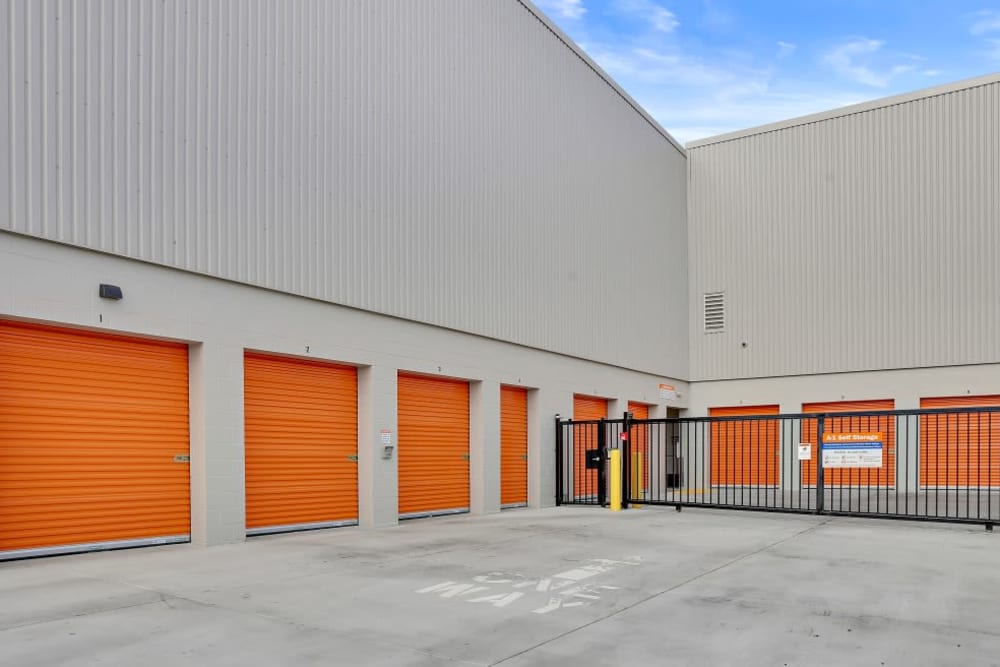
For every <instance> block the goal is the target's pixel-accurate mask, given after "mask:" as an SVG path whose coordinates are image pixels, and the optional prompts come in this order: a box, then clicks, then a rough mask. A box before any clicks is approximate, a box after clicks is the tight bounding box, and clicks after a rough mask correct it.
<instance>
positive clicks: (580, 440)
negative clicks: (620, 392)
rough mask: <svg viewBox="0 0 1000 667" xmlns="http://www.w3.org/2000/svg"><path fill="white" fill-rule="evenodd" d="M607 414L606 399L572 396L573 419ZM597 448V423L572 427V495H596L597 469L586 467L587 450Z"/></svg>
mask: <svg viewBox="0 0 1000 667" xmlns="http://www.w3.org/2000/svg"><path fill="white" fill-rule="evenodd" d="M607 416H608V401H607V399H605V398H597V397H595V396H580V395H574V396H573V421H595V420H598V419H604V418H606V417H607ZM588 449H597V425H596V424H594V425H585V426H574V427H573V496H574V497H575V498H577V499H580V498H585V497H589V496H594V497H596V496H597V470H595V469H593V468H591V469H588V468H587V450H588Z"/></svg>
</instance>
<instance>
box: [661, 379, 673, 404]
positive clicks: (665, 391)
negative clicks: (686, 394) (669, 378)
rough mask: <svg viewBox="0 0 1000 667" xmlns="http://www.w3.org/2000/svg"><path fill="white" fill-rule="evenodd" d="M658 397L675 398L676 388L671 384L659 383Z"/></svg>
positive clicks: (669, 399)
mask: <svg viewBox="0 0 1000 667" xmlns="http://www.w3.org/2000/svg"><path fill="white" fill-rule="evenodd" d="M660 398H662V399H664V400H667V401H674V400H677V388H676V387H674V385H672V384H663V383H661V384H660Z"/></svg>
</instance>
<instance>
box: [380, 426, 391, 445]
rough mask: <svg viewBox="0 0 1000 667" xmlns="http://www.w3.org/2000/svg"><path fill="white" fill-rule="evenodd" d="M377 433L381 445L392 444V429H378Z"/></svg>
mask: <svg viewBox="0 0 1000 667" xmlns="http://www.w3.org/2000/svg"><path fill="white" fill-rule="evenodd" d="M378 434H379V437H380V438H381V440H382V444H383V445H391V444H392V431H390V430H389V429H387V428H384V429H382V430H381V431H379V432H378Z"/></svg>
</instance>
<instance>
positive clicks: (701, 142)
mask: <svg viewBox="0 0 1000 667" xmlns="http://www.w3.org/2000/svg"><path fill="white" fill-rule="evenodd" d="M998 82H1000V72H996V73H993V74H986V75H984V76H977V77H973V78H971V79H963V80H961V81H955V82H953V83H946V84H943V85H940V86H933V87H931V88H923V89H921V90H915V91H913V92H909V93H902V94H899V95H892V96H890V97H883V98H880V99H876V100H870V101H868V102H861V103H860V104H852V105H849V106H846V107H839V108H837V109H831V110H829V111H820V112H819V113H814V114H809V115H807V116H799V117H797V118H790V119H788V120H782V121H778V122H776V123H768V124H766V125H759V126H757V127H751V128H748V129H746V130H736V131H735V132H727V133H725V134H719V135H716V136H714V137H706V138H705V139H696V140H695V141H689V142H688V143H687V144H686V146H685V147H686V148H687V149H688V150H689V151H690V150H692V149H695V148H703V147H705V146H710V145H712V144H719V143H723V142H726V141H732V140H734V139H742V138H744V137H749V136H753V135H755V134H766V133H768V132H776V131H778V130H786V129H788V128H792V127H797V126H799V125H809V124H811V123H819V122H822V121H826V120H832V119H834V118H842V117H844V116H852V115H854V114H859V113H866V112H868V111H874V110H875V109H884V108H886V107H891V106H897V105H900V104H907V103H908V102H915V101H916V100H922V99H927V98H930V97H937V96H939V95H947V94H949V93H954V92H958V91H960V90H968V89H970V88H979V87H981V86H987V85H990V84H993V83H998Z"/></svg>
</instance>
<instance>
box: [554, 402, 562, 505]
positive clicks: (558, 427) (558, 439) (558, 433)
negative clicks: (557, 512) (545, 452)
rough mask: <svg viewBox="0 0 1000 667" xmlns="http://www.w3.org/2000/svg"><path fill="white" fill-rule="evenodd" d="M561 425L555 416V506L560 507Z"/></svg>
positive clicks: (557, 416)
mask: <svg viewBox="0 0 1000 667" xmlns="http://www.w3.org/2000/svg"><path fill="white" fill-rule="evenodd" d="M562 442H563V438H562V425H561V424H560V423H559V415H558V414H557V415H556V506H557V507H558V506H559V505H562V487H563V484H562V476H563V469H562Z"/></svg>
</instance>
